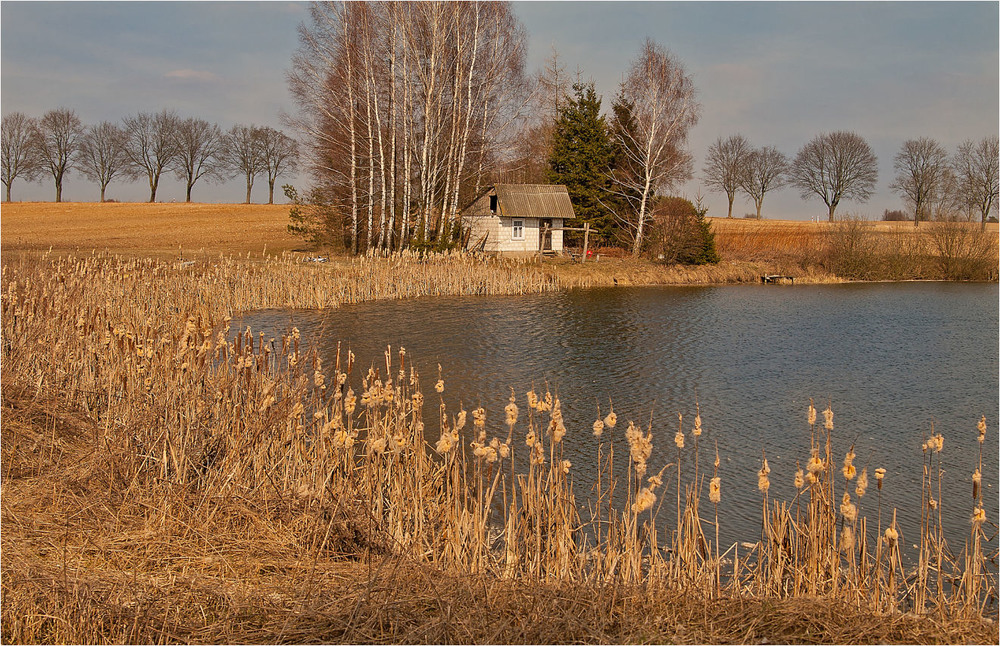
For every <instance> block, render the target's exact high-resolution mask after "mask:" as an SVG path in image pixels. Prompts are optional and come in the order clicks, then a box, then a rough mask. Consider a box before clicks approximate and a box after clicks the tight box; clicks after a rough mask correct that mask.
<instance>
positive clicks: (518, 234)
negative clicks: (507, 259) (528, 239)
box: [510, 220, 524, 240]
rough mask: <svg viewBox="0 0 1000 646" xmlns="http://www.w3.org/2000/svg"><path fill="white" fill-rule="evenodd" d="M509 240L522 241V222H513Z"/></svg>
mask: <svg viewBox="0 0 1000 646" xmlns="http://www.w3.org/2000/svg"><path fill="white" fill-rule="evenodd" d="M510 231H511V233H510V239H511V240H524V220H514V221H513V222H511V227H510Z"/></svg>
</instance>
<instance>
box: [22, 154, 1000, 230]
mask: <svg viewBox="0 0 1000 646" xmlns="http://www.w3.org/2000/svg"><path fill="white" fill-rule="evenodd" d="M952 168H953V169H954V171H955V175H956V181H957V183H958V187H959V190H960V191H961V193H962V196H963V199H964V200H965V201H966V202H967V203H968V204H970V205H974V207H975V209H976V210H978V211H979V214H980V215H981V216H982V219H981V223H982V228H983V229H985V228H986V219H987V218H988V217H989V215H990V212H991V211H995V210H996V209H997V200H998V192H1000V140H998V138H997V136H996V135H993V136H990V137H986V138H984V139H982V140H981V141H980V142H979V143H975V142H973V141H971V140H970V141H965V142H963V143H962V144H961V145H960V146H959V147H958V151H957V152H956V153H955V157H954V159H953V161H952ZM8 199H9V198H8Z"/></svg>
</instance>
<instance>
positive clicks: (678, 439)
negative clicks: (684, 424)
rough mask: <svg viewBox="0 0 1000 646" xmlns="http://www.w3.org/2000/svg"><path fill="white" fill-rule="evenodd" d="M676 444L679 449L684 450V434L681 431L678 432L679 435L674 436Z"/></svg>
mask: <svg viewBox="0 0 1000 646" xmlns="http://www.w3.org/2000/svg"><path fill="white" fill-rule="evenodd" d="M674 444H676V445H677V448H678V449H683V448H684V433H682V432H681V431H677V433H676V434H675V435H674Z"/></svg>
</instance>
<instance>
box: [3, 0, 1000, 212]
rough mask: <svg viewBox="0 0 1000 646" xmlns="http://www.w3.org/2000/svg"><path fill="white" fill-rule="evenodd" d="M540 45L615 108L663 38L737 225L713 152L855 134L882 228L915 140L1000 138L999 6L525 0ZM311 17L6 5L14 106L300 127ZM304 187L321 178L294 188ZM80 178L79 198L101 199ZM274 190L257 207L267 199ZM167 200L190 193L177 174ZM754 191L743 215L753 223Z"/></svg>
mask: <svg viewBox="0 0 1000 646" xmlns="http://www.w3.org/2000/svg"><path fill="white" fill-rule="evenodd" d="M513 7H514V12H515V13H516V14H517V16H518V17H519V18H520V20H521V22H522V23H523V25H524V27H525V29H526V32H527V35H528V43H527V47H528V70H527V71H528V72H529V73H530V72H533V71H535V70H537V69H540V68H541V67H543V66H544V64H545V62H546V60H547V59H548V58H549V56H550V55H551V52H552V49H553V48H555V50H556V51H557V52H558V55H559V58H560V60H561V62H562V63H563V65H565V67H566V70H567V71H568V72H570V73H571V74H577V73H579V75H580V78H581V79H582V80H584V81H593V82H594V83H595V86H596V88H597V91H598V93H599V94H601V95H603V97H604V108H605V111H610V103H611V99H612V98H613V96H614V94H615V92H616V90H617V87H618V84H619V82H620V80H621V78H622V75H623V74H624V73H625V71H626V70H627V68H628V66H629V63H630V61H631V60H632V59H634V58H635V57H636V55H637V54H638V52H639V48H640V46H641V44H642V42H643V41H644V40H645V39H646V38H647V37H649V38H652V39H653V40H655V41H656V42H658V43H660V44H661V45H663V46H665V47H666V48H668V49H669V50H671V51H672V52H673V53H674V54H675V55H676V56H677V57H678V58H680V59H681V61H683V63H684V65H685V67H686V69H687V71H688V73H689V74H691V76H692V77H693V79H694V84H695V87H696V88H697V92H698V98H699V101H700V103H701V106H702V110H701V118H700V121H699V122H698V124H697V125H696V126H695V127H694V128H693V129H692V131H691V133H690V135H689V147H690V150H691V152H692V153H693V155H694V158H695V170H696V172H695V178H694V179H692V180H691V181H689V182H687V183H685V184H684V185H681V186H678V187H675V188H674V190H673V193H675V194H679V195H684V196H686V197H688V198H691V199H695V198H697V197H698V196H701V197H702V198H703V200H704V204H705V205H707V206H708V207H709V215H714V216H720V215H721V216H724V215H725V214H726V208H727V205H726V199H725V196H724V195H720V194H713V193H709V192H707V191H706V189H704V188H703V187H702V184H701V180H700V176H701V168H702V166H703V165H704V159H705V154H706V151H707V149H708V147H709V146H710V145H711V143H712V142H713V141H715V140H716V139H717V138H719V137H727V136H729V135H731V134H737V133H739V134H743V135H744V136H746V137H747V138H748V139H749V140H750V141H751V143H753V144H754V145H755V146H765V145H766V146H774V147H776V148H777V149H778V150H780V151H781V152H783V153H785V154H786V155H787V156H788V157H789V158H791V157H794V155H795V153H796V152H797V151H798V150H799V149H800V148H801V147H802V145H803V144H805V143H806V142H807V141H809V140H810V139H812V138H813V137H815V136H816V135H818V134H820V133H822V132H831V131H836V130H853V131H855V132H857V133H858V134H860V135H861V136H863V137H865V138H866V139H867V140H868V142H869V143H870V144H871V146H872V148H873V149H874V151H875V153H876V155H877V156H878V158H879V180H878V185H877V188H876V194H875V195H874V196H873V197H872V198H871V199H870V200H869V201H868V202H867V203H864V204H858V203H854V202H844V203H843V204H842V205H841V207H840V212H846V213H852V214H855V215H859V216H862V217H868V218H878V217H880V216H881V214H882V212H883V210H885V209H896V208H902V206H903V203H902V200H901V198H899V197H898V196H896V195H895V194H893V193H892V192H891V190H890V189H889V184H890V183H891V181H892V178H893V175H894V171H893V168H892V159H893V156H894V155H895V154H896V153H897V152H898V150H899V149H900V147H901V146H902V144H903V142H904V141H906V140H907V139H913V138H917V137H932V138H934V139H936V140H937V141H938V142H940V143H941V144H942V145H944V146H945V147H946V148H947V149H948V150H949V152H952V151H954V149H955V148H956V147H957V146H958V144H960V143H961V142H962V141H964V140H966V139H977V140H978V139H981V138H983V137H986V136H989V135H995V134H997V132H998V130H1000V125H998V124H1000V4H998V3H996V2H969V3H963V2H861V3H847V2H829V3H826V2H777V3H766V2H735V3H734V2H514V3H513ZM306 20H308V7H307V5H306V4H304V3H293V2H176V3H160V2H9V1H4V2H2V4H0V110H2V112H3V114H5V115H6V114H8V113H10V112H15V111H18V112H24V113H26V114H28V115H30V116H41V115H42V114H44V113H45V112H46V111H48V110H51V109H54V108H57V107H68V108H72V109H74V110H75V111H76V112H77V114H78V115H79V116H80V118H81V119H82V120H83V121H84V123H96V122H99V121H102V120H111V121H117V120H119V119H121V118H122V117H124V116H126V115H129V114H134V113H136V112H139V111H159V110H161V109H164V108H172V109H175V110H176V111H177V112H178V113H179V114H180V115H181V116H195V117H200V118H203V119H206V120H208V121H211V122H215V123H218V124H219V125H220V126H221V127H222V128H224V129H227V128H229V127H231V126H232V125H235V124H237V123H254V124H257V125H270V126H273V127H277V128H282V127H283V126H282V120H281V115H282V114H283V113H293V112H294V111H295V105H294V102H293V101H292V99H291V96H290V94H289V92H288V88H287V83H286V81H285V75H286V71H287V69H288V67H289V64H290V61H291V57H292V54H293V53H294V52H295V50H296V48H297V38H298V37H297V31H296V30H297V27H298V25H299V24H300V23H302V22H304V21H306ZM203 182H204V180H202V182H199V183H198V184H197V185H195V188H194V199H195V200H199V201H206V202H239V201H242V200H243V199H244V197H245V196H244V193H245V188H243V187H242V186H241V184H240V181H239V180H235V181H230V182H227V183H224V184H221V185H212V184H207V183H203ZM285 182H291V183H293V184H296V185H297V186H299V187H304V186H305V185H307V184H308V179H307V177H305V175H304V174H303V175H300V176H295V177H288V178H279V183H285ZM13 193H14V195H13V197H14V199H15V200H52V199H53V196H54V186H53V182H52V180H51V178H49V179H48V181H43V182H41V183H35V184H27V183H25V182H22V181H17V182H15V184H14V189H13ZM98 195H99V188H98V187H97V186H96V185H94V184H92V183H90V182H87V181H85V180H82V179H81V178H80V177H79V176H78V175H71V176H70V178H69V179H68V181H67V182H66V183H65V186H64V199H67V200H74V201H91V200H96V199H97V198H98ZM108 196H109V197H111V198H114V199H118V200H124V201H143V200H145V199H148V187H146V186H145V185H144V183H143V182H134V183H130V182H117V181H116V182H112V184H111V185H110V187H109V189H108ZM266 198H267V196H266V182H260V183H259V185H256V186H255V187H254V195H253V199H254V201H255V202H257V201H266ZM157 199H158V200H162V201H168V202H169V201H171V200H177V201H182V200H183V199H184V189H183V185H182V184H181V183H179V182H177V181H176V180H174V179H173V178H166V179H165V180H164V181H163V182H162V183H161V186H160V189H159V191H158V193H157ZM753 210H754V209H753V203H752V201H750V200H749V199H747V198H745V197H744V196H739V197H737V201H736V204H735V205H734V213H735V214H736V215H737V216H741V215H743V214H744V213H751V212H753ZM763 211H764V216H765V217H770V218H790V219H811V218H815V217H825V213H826V207H825V206H824V205H823V204H822V203H821V202H820V201H818V200H808V201H806V200H803V199H802V198H801V197H800V195H799V193H798V191H797V190H795V189H793V188H785V189H782V190H780V191H777V192H774V193H769V194H768V195H767V196H765V199H764V207H763Z"/></svg>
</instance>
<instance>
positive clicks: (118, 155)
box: [76, 121, 129, 202]
mask: <svg viewBox="0 0 1000 646" xmlns="http://www.w3.org/2000/svg"><path fill="white" fill-rule="evenodd" d="M126 141H127V137H126V135H125V132H124V131H123V130H122V129H121V128H119V127H118V126H117V125H116V124H113V123H111V122H110V121H102V122H101V123H99V124H97V125H95V126H90V127H89V128H87V130H86V132H85V133H84V135H83V137H82V138H81V139H80V149H79V152H78V153H77V157H76V166H77V168H79V169H80V172H81V173H83V175H84V177H86V178H87V179H89V180H90V181H92V182H96V183H97V184H98V185H99V186H100V187H101V202H103V201H104V199H105V193H106V192H107V188H108V184H110V183H111V180H113V179H114V178H115V177H118V176H120V175H122V174H124V173H125V172H126V171H127V170H128V163H129V161H128V155H127V154H126V151H125V147H126Z"/></svg>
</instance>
